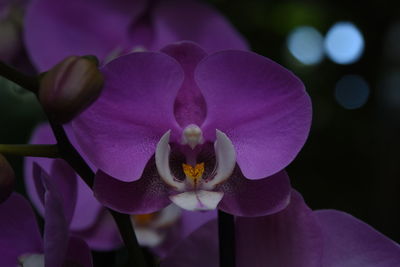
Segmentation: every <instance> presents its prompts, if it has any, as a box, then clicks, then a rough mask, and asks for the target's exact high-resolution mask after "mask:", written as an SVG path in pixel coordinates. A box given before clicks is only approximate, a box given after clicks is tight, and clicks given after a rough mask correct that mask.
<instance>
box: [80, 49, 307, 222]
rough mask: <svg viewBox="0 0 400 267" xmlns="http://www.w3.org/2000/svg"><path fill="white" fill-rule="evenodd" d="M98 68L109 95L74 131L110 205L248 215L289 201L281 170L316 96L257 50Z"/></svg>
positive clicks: (179, 53) (141, 55) (137, 56)
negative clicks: (172, 203)
mask: <svg viewBox="0 0 400 267" xmlns="http://www.w3.org/2000/svg"><path fill="white" fill-rule="evenodd" d="M101 71H102V72H103V75H104V77H105V86H104V89H103V92H102V95H101V96H100V98H99V99H98V100H97V101H96V102H95V103H94V104H93V105H92V106H90V107H89V108H88V109H87V110H86V111H84V112H83V113H82V114H81V115H80V116H79V117H77V118H76V119H75V120H74V121H73V122H72V129H73V130H74V133H75V134H76V139H77V141H78V143H79V145H80V147H81V148H82V151H83V152H84V153H85V154H86V156H87V158H88V159H89V160H90V161H92V163H93V164H94V165H95V166H96V167H97V168H98V169H100V171H99V172H98V173H97V175H96V179H95V185H94V191H95V195H96V196H97V198H98V199H99V200H100V202H102V203H103V204H104V205H106V206H108V207H110V208H113V209H115V210H118V211H121V212H126V213H139V214H140V213H150V212H154V211H156V210H159V209H161V208H163V207H165V206H166V205H168V204H169V203H170V202H171V201H172V202H174V203H175V204H177V205H178V206H180V207H182V208H184V209H188V210H209V209H215V208H216V206H217V205H218V207H219V208H220V209H222V210H224V211H226V212H229V213H232V214H235V215H245V216H258V215H266V214H270V213H273V212H277V211H279V210H281V209H282V208H284V207H285V206H286V205H287V203H288V199H289V195H290V183H289V179H288V177H287V176H286V174H285V173H284V172H280V171H281V170H282V169H283V168H284V167H285V166H287V164H289V163H290V162H291V161H292V160H293V158H294V157H295V156H296V154H297V153H298V151H299V150H300V149H301V147H302V146H303V144H304V142H305V140H306V138H307V135H308V131H309V128H310V122H311V104H310V99H309V97H308V95H307V93H306V92H305V90H304V86H303V84H302V83H301V81H300V80H299V79H298V78H297V77H295V76H294V75H293V74H292V73H290V72H289V71H288V70H286V69H284V68H283V67H281V66H280V65H278V64H276V63H274V62H272V61H271V60H269V59H267V58H264V57H262V56H259V55H256V54H254V53H251V52H246V51H236V50H229V51H221V52H217V53H214V54H211V55H207V54H206V52H205V51H204V50H202V49H201V48H200V47H199V46H197V45H195V44H194V43H191V42H182V43H178V44H173V45H170V46H167V47H165V48H164V49H163V50H162V52H161V53H159V52H137V53H132V54H129V55H126V56H123V57H119V58H118V59H116V60H114V61H112V62H110V63H109V64H107V65H106V66H105V67H103V68H102V69H101ZM236 163H237V164H236ZM269 176H270V177H269ZM266 177H268V178H266ZM263 178H266V179H263Z"/></svg>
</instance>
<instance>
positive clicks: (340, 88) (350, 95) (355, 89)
mask: <svg viewBox="0 0 400 267" xmlns="http://www.w3.org/2000/svg"><path fill="white" fill-rule="evenodd" d="M369 91H370V89H369V85H368V83H367V82H366V81H365V79H364V78H363V77H361V76H359V75H345V76H343V77H342V78H341V79H340V80H339V81H338V82H337V83H336V87H335V98H336V101H337V102H338V103H339V104H340V105H341V106H342V107H344V108H345V109H357V108H360V107H362V106H363V105H364V104H365V103H366V102H367V100H368V97H369Z"/></svg>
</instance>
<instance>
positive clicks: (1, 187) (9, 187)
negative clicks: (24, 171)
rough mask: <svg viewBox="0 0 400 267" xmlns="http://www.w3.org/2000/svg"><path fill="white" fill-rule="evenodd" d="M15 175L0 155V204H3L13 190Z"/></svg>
mask: <svg viewBox="0 0 400 267" xmlns="http://www.w3.org/2000/svg"><path fill="white" fill-rule="evenodd" d="M14 181H15V174H14V170H13V169H12V168H11V166H10V164H9V163H8V161H7V159H6V158H5V157H4V156H3V155H1V154H0V203H3V202H4V201H5V200H6V199H7V198H8V197H9V196H10V195H11V193H12V192H13V190H14Z"/></svg>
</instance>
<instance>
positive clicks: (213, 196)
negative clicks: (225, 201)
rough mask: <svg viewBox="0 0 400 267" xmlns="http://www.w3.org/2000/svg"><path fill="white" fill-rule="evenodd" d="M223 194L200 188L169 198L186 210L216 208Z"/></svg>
mask: <svg viewBox="0 0 400 267" xmlns="http://www.w3.org/2000/svg"><path fill="white" fill-rule="evenodd" d="M223 196H224V193H221V192H213V191H205V190H198V191H191V192H184V193H180V194H176V195H171V196H170V197H169V198H170V199H171V201H172V202H173V203H174V204H175V205H177V206H179V207H181V208H182V209H185V210H214V209H216V208H217V205H218V203H219V202H220V201H221V199H222V197H223Z"/></svg>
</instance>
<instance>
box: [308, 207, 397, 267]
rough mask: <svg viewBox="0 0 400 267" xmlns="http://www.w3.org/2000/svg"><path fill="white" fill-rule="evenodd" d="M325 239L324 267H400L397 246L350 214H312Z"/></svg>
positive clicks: (322, 211) (318, 212)
mask: <svg viewBox="0 0 400 267" xmlns="http://www.w3.org/2000/svg"><path fill="white" fill-rule="evenodd" d="M315 215H316V218H317V220H318V222H319V224H320V226H321V228H322V232H323V237H324V246H323V247H324V254H323V261H322V263H323V264H322V265H323V266H324V267H353V266H363V267H364V266H365V267H374V266H379V267H391V266H400V245H399V244H396V243H395V242H394V241H392V240H390V239H389V238H387V237H386V236H384V235H383V234H381V233H379V232H377V231H376V230H375V229H373V228H372V227H371V226H369V225H367V224H366V223H364V222H362V221H360V220H358V219H356V218H354V217H353V216H351V215H350V214H347V213H344V212H341V211H336V210H319V211H315Z"/></svg>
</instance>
